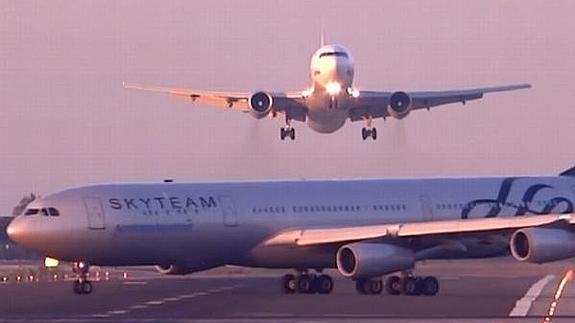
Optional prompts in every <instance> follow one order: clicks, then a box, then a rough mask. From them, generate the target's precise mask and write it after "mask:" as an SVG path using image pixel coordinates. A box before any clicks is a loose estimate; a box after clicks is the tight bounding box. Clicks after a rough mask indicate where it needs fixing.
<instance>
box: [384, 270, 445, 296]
mask: <svg viewBox="0 0 575 323" xmlns="http://www.w3.org/2000/svg"><path fill="white" fill-rule="evenodd" d="M385 290H386V291H387V293H388V294H389V295H401V294H404V295H413V296H420V295H425V296H435V295H436V294H437V293H438V292H439V280H438V279H437V278H435V277H433V276H427V277H417V276H411V275H406V276H401V277H400V276H389V277H387V280H386V282H385Z"/></svg>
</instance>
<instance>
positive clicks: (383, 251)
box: [336, 242, 415, 279]
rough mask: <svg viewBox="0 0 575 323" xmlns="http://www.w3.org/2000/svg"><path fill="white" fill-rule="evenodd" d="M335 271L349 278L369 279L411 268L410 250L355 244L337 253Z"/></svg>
mask: <svg viewBox="0 0 575 323" xmlns="http://www.w3.org/2000/svg"><path fill="white" fill-rule="evenodd" d="M336 262H337V269H338V270H339V272H340V273H341V274H342V275H343V276H345V277H350V278H354V279H357V278H371V277H377V276H381V275H385V274H389V273H392V272H396V271H400V270H405V269H410V268H413V265H414V264H415V255H414V253H413V251H412V250H409V249H406V248H402V247H398V246H394V245H390V244H383V243H367V242H357V243H351V244H347V245H345V246H342V247H341V248H339V250H338V251H337V256H336Z"/></svg>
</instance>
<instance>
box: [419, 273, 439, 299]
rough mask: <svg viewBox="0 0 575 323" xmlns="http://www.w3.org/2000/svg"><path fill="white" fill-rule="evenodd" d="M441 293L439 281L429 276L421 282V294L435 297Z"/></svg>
mask: <svg viewBox="0 0 575 323" xmlns="http://www.w3.org/2000/svg"><path fill="white" fill-rule="evenodd" d="M438 292H439V280H438V279H437V278H435V277H433V276H427V277H425V278H423V279H422V280H421V293H422V294H423V295H426V296H435V295H436V294H437V293H438Z"/></svg>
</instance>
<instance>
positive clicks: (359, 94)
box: [124, 45, 531, 140]
mask: <svg viewBox="0 0 575 323" xmlns="http://www.w3.org/2000/svg"><path fill="white" fill-rule="evenodd" d="M310 76H311V86H310V87H309V88H308V89H305V90H303V91H295V92H268V91H255V92H214V91H203V90H193V89H183V88H169V87H161V86H148V85H143V84H130V83H124V87H125V88H128V89H137V90H146V91H152V92H160V93H167V94H171V95H173V96H175V97H177V98H181V99H184V100H187V101H190V102H199V103H205V104H211V105H214V106H218V107H221V108H226V109H230V110H237V111H241V112H246V113H248V114H250V115H251V116H253V117H254V118H256V119H262V118H264V117H271V118H275V117H278V116H283V118H284V120H285V127H283V128H281V129H280V138H281V140H284V139H285V138H287V137H289V138H291V140H294V139H295V129H294V128H293V127H292V125H291V122H292V120H295V121H301V122H307V124H308V126H309V127H310V128H311V129H313V130H314V131H316V132H319V133H333V132H335V131H337V130H338V129H340V128H341V127H343V125H344V124H345V122H346V120H348V119H349V120H350V121H363V122H365V123H366V127H364V128H362V131H361V136H362V138H363V140H366V139H368V138H372V139H373V140H375V139H377V129H376V128H375V127H373V126H372V120H373V119H376V118H384V119H385V118H387V117H393V118H396V119H403V118H405V117H406V116H407V115H409V113H410V112H411V111H412V110H420V109H426V110H430V109H431V108H434V107H436V106H440V105H444V104H449V103H457V102H461V103H463V104H465V103H466V102H467V101H471V100H476V99H481V98H482V97H483V95H484V94H486V93H492V92H502V91H511V90H519V89H525V88H529V87H531V86H530V85H529V84H515V85H508V86H498V87H486V88H476V89H467V90H451V91H426V92H404V91H396V92H384V91H364V90H360V89H358V88H356V87H354V86H353V76H354V63H353V59H352V56H351V53H350V52H349V51H348V50H347V49H346V48H344V47H343V46H340V45H326V46H322V47H321V48H320V49H318V50H317V51H316V52H315V53H314V54H313V56H312V58H311V64H310Z"/></svg>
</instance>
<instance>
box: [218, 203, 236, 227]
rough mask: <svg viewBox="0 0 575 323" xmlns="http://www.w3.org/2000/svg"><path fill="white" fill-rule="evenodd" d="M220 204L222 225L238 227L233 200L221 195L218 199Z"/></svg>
mask: <svg viewBox="0 0 575 323" xmlns="http://www.w3.org/2000/svg"><path fill="white" fill-rule="evenodd" d="M218 200H219V202H220V206H221V210H222V217H223V223H224V226H226V227H235V226H238V212H237V210H236V206H235V204H234V200H233V199H232V197H231V196H229V195H221V196H219V197H218Z"/></svg>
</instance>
